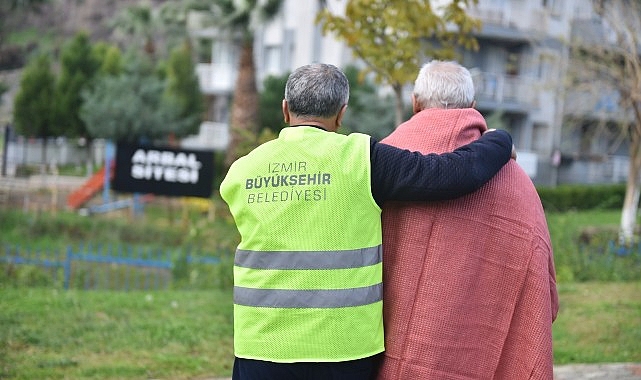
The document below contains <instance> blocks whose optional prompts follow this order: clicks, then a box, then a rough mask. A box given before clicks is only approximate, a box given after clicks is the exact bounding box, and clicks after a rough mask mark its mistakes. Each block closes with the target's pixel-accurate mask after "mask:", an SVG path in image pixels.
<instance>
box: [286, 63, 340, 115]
mask: <svg viewBox="0 0 641 380" xmlns="http://www.w3.org/2000/svg"><path fill="white" fill-rule="evenodd" d="M348 99H349V82H348V81H347V77H346V76H345V74H344V73H343V72H342V71H341V70H340V69H338V68H337V67H336V66H333V65H329V64H325V63H313V64H310V65H305V66H301V67H299V68H297V69H296V70H294V72H293V73H291V74H290V76H289V78H288V79H287V84H286V85H285V100H286V101H287V104H288V106H289V111H290V112H291V113H292V114H295V115H297V116H299V117H307V116H317V117H323V118H326V117H331V116H334V115H336V114H338V112H339V111H340V109H341V107H343V106H344V105H345V104H347V101H348Z"/></svg>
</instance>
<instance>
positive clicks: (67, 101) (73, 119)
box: [55, 33, 100, 138]
mask: <svg viewBox="0 0 641 380" xmlns="http://www.w3.org/2000/svg"><path fill="white" fill-rule="evenodd" d="M99 67H100V62H99V61H98V60H97V58H96V56H95V54H94V53H93V52H92V47H91V43H90V41H89V36H88V35H87V34H86V33H79V34H77V35H76V36H75V37H74V38H73V39H72V40H71V41H70V42H69V43H68V44H66V45H65V46H64V47H63V49H62V52H61V62H60V78H59V80H58V85H57V88H56V98H55V100H56V103H55V108H56V109H55V116H56V124H57V125H56V130H57V132H58V134H60V135H64V136H68V137H83V138H88V137H89V136H88V133H87V126H86V124H85V122H84V121H83V120H82V119H81V118H80V115H79V111H80V108H81V106H82V97H81V93H82V91H85V90H88V89H89V88H90V85H91V83H92V80H93V78H94V76H95V75H96V73H97V71H98V68H99Z"/></svg>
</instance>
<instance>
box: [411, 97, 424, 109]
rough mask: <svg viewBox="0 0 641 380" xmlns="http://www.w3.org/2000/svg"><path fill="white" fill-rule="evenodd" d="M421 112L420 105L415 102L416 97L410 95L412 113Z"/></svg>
mask: <svg viewBox="0 0 641 380" xmlns="http://www.w3.org/2000/svg"><path fill="white" fill-rule="evenodd" d="M422 110H423V108H422V107H421V105H420V104H418V100H416V96H414V94H412V111H413V112H414V113H415V114H416V113H419V112H421V111H422Z"/></svg>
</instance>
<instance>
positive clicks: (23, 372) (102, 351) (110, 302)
mask: <svg viewBox="0 0 641 380" xmlns="http://www.w3.org/2000/svg"><path fill="white" fill-rule="evenodd" d="M232 326H233V323H232V300H231V292H230V291H217V290H211V291H186V292H179V291H160V292H153V293H145V292H131V293H126V292H100V291H66V292H65V291H58V290H50V289H24V288H22V289H11V288H8V289H7V288H5V289H2V297H0V379H195V378H206V377H210V378H211V377H214V376H218V375H221V376H222V375H229V374H230V373H231V366H232V364H233V350H232Z"/></svg>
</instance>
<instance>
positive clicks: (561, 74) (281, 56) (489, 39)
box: [190, 0, 627, 185]
mask: <svg viewBox="0 0 641 380" xmlns="http://www.w3.org/2000/svg"><path fill="white" fill-rule="evenodd" d="M345 4H346V2H345V1H341V0H302V1H301V0H285V1H284V4H283V8H282V9H281V12H280V14H279V15H278V16H277V17H276V18H275V19H274V20H272V21H271V22H270V23H269V24H268V25H265V26H264V27H263V29H262V30H260V31H259V33H256V36H255V44H254V46H255V49H254V54H255V62H256V70H257V72H256V80H257V84H258V85H259V86H260V84H261V83H262V81H263V80H264V79H265V78H266V77H267V76H268V75H283V74H285V73H287V72H290V71H292V70H294V69H295V68H296V67H299V66H301V65H304V64H307V63H310V62H325V63H331V64H334V65H336V66H338V67H343V68H344V67H346V66H347V65H350V64H355V63H356V59H355V58H354V57H353V56H352V54H351V53H350V51H349V49H348V48H347V47H345V45H344V44H342V43H340V42H338V41H337V40H336V39H334V38H333V37H332V36H331V35H328V36H323V35H322V33H321V31H320V26H319V25H317V24H316V23H315V18H316V15H317V13H318V11H319V10H321V9H322V8H324V7H326V8H329V9H330V10H331V11H332V12H334V13H338V14H341V13H343V12H344V9H345ZM469 13H470V14H471V15H472V16H474V17H477V18H479V19H480V20H481V21H482V23H483V27H482V30H481V31H480V32H478V33H477V34H476V38H477V40H478V42H479V46H480V49H479V50H478V51H463V52H462V54H461V57H462V58H461V63H462V64H463V65H464V66H466V67H468V68H469V69H470V71H471V72H472V73H473V77H474V80H475V85H476V93H477V94H476V95H477V108H478V109H479V111H480V112H481V113H483V114H484V115H485V116H490V115H492V114H494V113H497V112H498V113H500V114H501V115H502V121H503V128H505V129H507V130H509V131H510V133H511V134H512V136H513V138H514V142H515V145H516V147H517V150H518V152H519V163H521V165H522V166H523V167H524V168H525V169H526V171H527V172H528V173H529V174H530V176H531V177H532V179H533V180H534V181H535V183H537V184H540V185H556V184H559V183H566V182H584V183H586V182H587V183H603V182H620V181H622V180H623V179H622V178H621V177H620V176H619V175H616V176H612V175H608V168H612V167H613V166H612V165H615V166H616V167H617V168H618V169H617V170H620V171H621V172H622V173H625V170H624V169H625V168H626V167H627V166H626V160H627V157H626V155H625V152H621V154H620V155H618V156H612V157H605V158H604V159H602V160H601V161H600V162H599V163H598V165H597V166H599V167H600V169H595V168H594V167H591V165H589V164H588V165H587V166H586V164H585V163H584V162H580V160H570V161H572V163H571V164H570V165H569V166H568V165H567V164H566V161H567V160H566V159H565V158H567V157H575V156H577V152H576V149H581V146H580V144H579V145H577V144H576V143H574V142H573V141H574V140H576V139H577V138H578V139H580V138H581V136H578V135H576V133H570V134H569V138H570V139H571V140H572V141H564V139H567V138H568V136H566V135H567V134H564V133H563V128H562V126H563V125H564V122H565V113H566V108H565V103H566V99H565V96H566V95H565V94H566V93H567V91H566V89H565V88H564V79H565V74H566V68H567V65H568V64H569V63H568V60H569V53H568V52H569V49H568V45H567V43H566V42H568V41H570V40H571V38H572V33H573V26H574V25H576V22H577V20H592V19H594V18H595V15H594V14H593V12H592V8H591V4H590V2H589V1H588V0H482V1H480V2H479V4H478V5H476V6H474V7H473V8H471V9H470V10H469ZM190 24H191V25H192V30H193V32H192V36H194V38H196V39H197V40H198V41H199V44H200V45H201V46H203V47H205V49H203V50H204V51H206V52H209V54H202V56H201V57H200V60H199V63H198V67H197V71H198V75H199V78H200V84H201V88H202V90H203V92H204V93H205V95H206V96H207V97H208V99H209V102H208V103H209V109H208V112H207V116H206V118H207V122H206V124H207V125H208V126H209V128H217V130H218V132H217V134H216V133H214V134H215V135H216V136H219V137H218V138H220V139H224V138H226V137H225V136H224V135H225V131H226V128H227V127H226V125H227V124H226V123H227V120H228V116H229V108H230V107H229V106H230V99H231V94H232V93H233V87H234V81H235V76H236V66H237V63H238V52H237V51H236V50H235V46H237V44H234V41H233V38H230V37H229V36H225V35H223V34H221V33H219V31H217V30H215V29H213V28H210V29H207V28H198V24H199V23H198V19H197V15H194V16H193V19H192V20H191V22H190ZM207 46H210V47H211V48H210V49H207V48H206V47H207ZM212 125H213V126H214V127H212ZM221 131H222V132H221ZM209 133H210V135H211V134H212V132H209ZM220 136H223V137H220ZM224 146H225V142H224V141H223V142H222V143H221V142H220V141H219V142H218V143H217V144H216V148H218V149H220V148H221V147H224ZM604 160H605V161H607V162H605V164H604V162H603V161H604ZM592 166H594V165H592ZM595 171H596V172H597V174H589V173H594V172H595ZM598 173H602V174H598Z"/></svg>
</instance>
